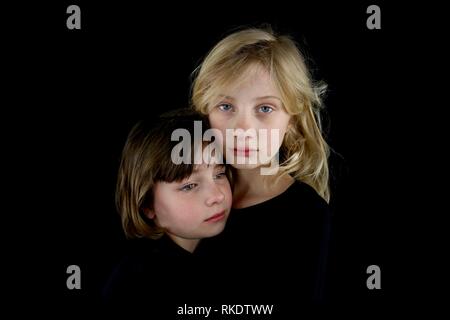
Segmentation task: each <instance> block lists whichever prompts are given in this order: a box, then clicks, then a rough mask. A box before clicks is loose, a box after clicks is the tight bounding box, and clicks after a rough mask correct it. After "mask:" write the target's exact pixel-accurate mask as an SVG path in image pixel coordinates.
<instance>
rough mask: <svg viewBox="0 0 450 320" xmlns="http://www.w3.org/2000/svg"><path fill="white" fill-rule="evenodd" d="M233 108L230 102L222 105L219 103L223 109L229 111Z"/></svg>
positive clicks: (220, 108)
mask: <svg viewBox="0 0 450 320" xmlns="http://www.w3.org/2000/svg"><path fill="white" fill-rule="evenodd" d="M232 109H233V107H232V106H231V104H228V103H222V104H221V105H219V110H221V111H225V112H228V111H231V110H232Z"/></svg>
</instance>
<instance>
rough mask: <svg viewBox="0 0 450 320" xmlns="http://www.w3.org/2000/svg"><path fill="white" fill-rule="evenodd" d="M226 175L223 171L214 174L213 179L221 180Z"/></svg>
mask: <svg viewBox="0 0 450 320" xmlns="http://www.w3.org/2000/svg"><path fill="white" fill-rule="evenodd" d="M226 176H227V175H226V173H225V171H223V172H219V173H218V174H216V176H215V178H216V179H223V178H226Z"/></svg>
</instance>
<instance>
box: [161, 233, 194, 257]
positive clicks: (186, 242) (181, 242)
mask: <svg viewBox="0 0 450 320" xmlns="http://www.w3.org/2000/svg"><path fill="white" fill-rule="evenodd" d="M167 235H168V236H169V237H170V238H171V239H172V241H173V242H175V243H176V244H177V245H178V246H180V247H181V248H183V249H184V250H186V251H189V252H190V253H193V252H194V251H195V248H197V246H198V244H199V242H200V239H185V238H181V237H177V236H175V235H173V234H170V233H167Z"/></svg>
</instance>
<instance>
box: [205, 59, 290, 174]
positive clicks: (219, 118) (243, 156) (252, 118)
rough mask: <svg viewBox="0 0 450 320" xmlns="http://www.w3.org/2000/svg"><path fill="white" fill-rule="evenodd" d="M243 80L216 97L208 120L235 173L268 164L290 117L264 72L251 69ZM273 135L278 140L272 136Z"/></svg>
mask: <svg viewBox="0 0 450 320" xmlns="http://www.w3.org/2000/svg"><path fill="white" fill-rule="evenodd" d="M243 76H244V77H245V78H244V80H243V81H242V82H241V85H239V86H235V87H228V88H225V90H224V92H222V93H221V94H220V100H219V102H218V103H217V104H214V106H213V108H212V109H211V111H210V113H209V120H210V123H211V126H212V127H213V128H216V129H219V130H220V131H221V133H222V135H223V138H224V142H223V146H224V154H225V157H226V160H227V163H230V164H231V165H232V166H233V167H235V168H236V169H253V168H257V167H259V166H261V165H262V164H266V163H268V162H270V159H271V158H273V156H274V155H275V154H276V152H277V151H278V150H279V148H280V146H281V143H282V141H283V138H284V135H285V133H286V130H287V127H288V124H289V120H290V118H291V117H290V115H289V114H287V112H286V111H285V109H284V107H283V104H282V101H281V95H280V93H279V91H278V90H277V89H276V87H275V86H274V84H273V82H272V80H271V78H270V75H269V73H268V72H267V70H265V69H264V68H262V67H259V66H255V67H252V68H249V71H247V73H246V74H244V75H243ZM227 129H233V130H228V132H229V136H228V138H227V135H226V134H227ZM238 129H241V130H238ZM249 129H253V130H249ZM230 132H232V133H233V135H232V136H231V135H230ZM261 132H266V137H267V138H264V136H263V135H261V134H260V133H261ZM275 132H277V133H278V136H277V135H276V134H275V135H273V136H272V134H273V133H275ZM230 138H231V139H230Z"/></svg>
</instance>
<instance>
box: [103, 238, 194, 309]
mask: <svg viewBox="0 0 450 320" xmlns="http://www.w3.org/2000/svg"><path fill="white" fill-rule="evenodd" d="M195 256H196V255H195V254H191V253H190V252H188V251H186V250H184V249H183V248H181V247H180V246H178V245H177V244H175V243H174V242H173V241H172V240H171V239H170V238H169V237H168V236H166V235H164V236H163V237H162V238H161V239H159V240H150V239H145V238H142V239H135V240H131V241H129V244H128V248H127V254H126V256H125V257H124V258H123V259H122V260H121V261H120V263H119V264H118V265H117V266H116V268H115V269H114V271H113V272H112V274H111V276H110V277H109V279H108V282H107V283H106V285H105V287H104V289H103V293H102V296H103V301H104V304H105V306H107V307H108V309H109V310H110V311H113V312H115V311H127V312H131V313H135V314H144V313H148V314H151V315H153V316H154V315H162V316H164V315H167V314H169V313H173V310H174V308H176V306H177V304H180V303H181V302H183V303H185V302H184V301H185V300H184V299H185V297H186V296H189V290H190V289H189V288H190V287H191V286H192V285H194V283H193V281H194V280H195V278H196V277H195V275H194V274H193V273H192V269H195V268H194V261H195V260H196V259H195Z"/></svg>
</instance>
